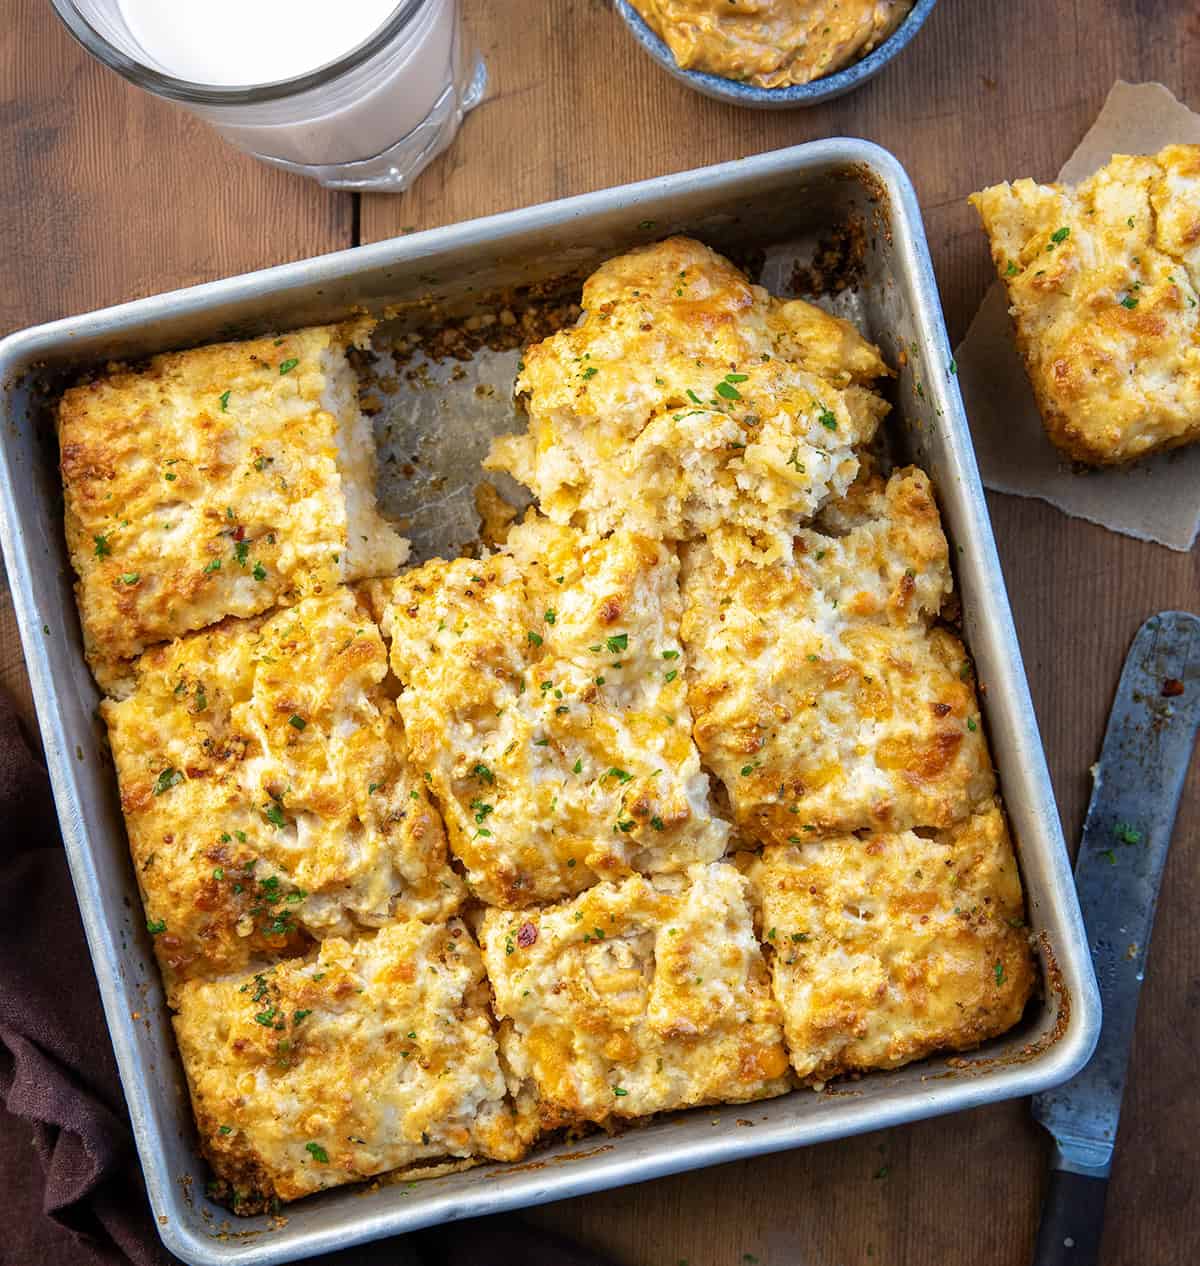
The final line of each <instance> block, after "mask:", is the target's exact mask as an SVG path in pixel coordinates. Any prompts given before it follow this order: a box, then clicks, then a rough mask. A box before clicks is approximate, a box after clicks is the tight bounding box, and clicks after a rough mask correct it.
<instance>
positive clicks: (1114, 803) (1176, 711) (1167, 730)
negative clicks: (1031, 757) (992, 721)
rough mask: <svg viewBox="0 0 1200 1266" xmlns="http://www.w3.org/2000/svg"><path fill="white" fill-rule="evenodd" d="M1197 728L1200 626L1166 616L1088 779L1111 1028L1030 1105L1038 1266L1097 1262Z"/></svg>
mask: <svg viewBox="0 0 1200 1266" xmlns="http://www.w3.org/2000/svg"><path fill="white" fill-rule="evenodd" d="M1198 726H1200V617H1197V616H1194V615H1190V614H1188V613H1186V612H1183V611H1162V612H1159V614H1157V615H1154V616H1151V617H1150V619H1148V620H1147V621H1146V623H1145V624H1143V625H1142V627H1141V628H1140V629H1139V630H1138V632H1137V636H1136V637H1135V638H1134V639H1133V645H1132V647H1131V648H1130V651H1129V655H1128V657H1127V658H1126V660H1125V667H1124V668H1123V670H1122V672H1121V680H1120V684H1119V685H1118V687H1117V694H1116V699H1115V701H1114V703H1113V708H1112V713H1111V714H1110V716H1109V719H1108V728H1107V730H1106V732H1105V735H1104V745H1103V747H1102V749H1101V752H1100V760H1099V761H1098V762H1097V764H1096V765H1095V766H1093V769H1092V774H1093V783H1092V798H1091V803H1090V804H1089V805H1088V811H1087V818H1086V820H1085V822H1084V826H1083V837H1082V840H1081V842H1080V846H1079V856H1078V858H1077V860H1076V865H1075V885H1076V888H1077V889H1078V891H1079V904H1080V908H1081V909H1082V912H1083V922H1084V927H1085V928H1086V930H1087V936H1088V943H1089V944H1090V946H1091V949H1092V960H1093V963H1094V964H1095V968H1096V978H1097V980H1098V981H1099V984H1100V998H1101V1002H1102V1004H1103V1011H1104V1023H1103V1026H1102V1028H1101V1032H1100V1040H1099V1042H1098V1043H1097V1046H1096V1051H1095V1054H1094V1055H1093V1056H1092V1058H1091V1060H1090V1061H1089V1063H1088V1064H1087V1066H1086V1067H1085V1068H1084V1069H1083V1070H1082V1071H1081V1072H1080V1073H1079V1074H1078V1075H1077V1076H1075V1077H1074V1078H1072V1079H1071V1080H1070V1081H1069V1082H1067V1083H1066V1084H1065V1085H1063V1086H1059V1087H1058V1088H1057V1089H1055V1090H1049V1091H1045V1092H1043V1093H1042V1094H1039V1095H1035V1096H1034V1097H1033V1115H1034V1119H1035V1120H1037V1121H1038V1122H1039V1123H1040V1124H1041V1125H1042V1126H1044V1127H1045V1128H1046V1129H1047V1130H1048V1131H1049V1132H1050V1134H1051V1136H1052V1137H1053V1139H1054V1151H1053V1158H1052V1161H1051V1167H1052V1168H1051V1179H1050V1187H1049V1190H1048V1193H1047V1197H1046V1205H1045V1208H1044V1209H1043V1213H1042V1225H1041V1230H1040V1232H1039V1235H1038V1245H1037V1253H1036V1255H1035V1258H1034V1261H1035V1264H1036V1266H1062V1264H1066V1263H1070V1266H1091V1263H1094V1262H1096V1261H1097V1260H1098V1257H1099V1249H1100V1233H1101V1228H1102V1225H1103V1217H1104V1196H1105V1191H1106V1188H1107V1184H1108V1174H1109V1170H1110V1168H1111V1166H1112V1157H1113V1146H1114V1144H1115V1142H1116V1137H1117V1123H1118V1121H1119V1120H1120V1115H1121V1096H1122V1094H1123V1092H1124V1089H1125V1075H1126V1071H1127V1069H1128V1065H1129V1054H1130V1050H1131V1049H1132V1046H1133V1033H1134V1023H1135V1020H1136V1018H1137V1005H1138V995H1139V993H1140V992H1141V987H1142V980H1143V978H1144V976H1145V970H1146V955H1147V951H1148V950H1149V947H1150V931H1151V928H1152V927H1153V925H1154V911H1155V906H1156V905H1157V902H1158V889H1159V884H1160V882H1161V880H1162V873H1163V867H1164V865H1165V863H1166V860H1167V849H1168V846H1169V845H1170V842H1171V832H1172V830H1173V829H1174V826H1175V817H1176V813H1177V811H1178V808H1179V799H1180V796H1181V795H1182V793H1183V784H1184V779H1185V778H1186V776H1187V770H1188V765H1189V763H1190V760H1191V754H1192V749H1193V747H1194V745H1195V742H1196V731H1197V727H1198Z"/></svg>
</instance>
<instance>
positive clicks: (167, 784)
mask: <svg viewBox="0 0 1200 1266" xmlns="http://www.w3.org/2000/svg"><path fill="white" fill-rule="evenodd" d="M181 782H183V774H181V773H180V772H179V770H178V769H174V768H172V767H171V766H170V765H168V766H167V767H166V769H164V770H163V771H162V773H160V774H159V776H158V777H157V778H156V779H155V780H154V794H155V795H156V796H161V795H163V793H164V792H167V791H170V790H171V788H172V787H175V786H178V784H179V783H181Z"/></svg>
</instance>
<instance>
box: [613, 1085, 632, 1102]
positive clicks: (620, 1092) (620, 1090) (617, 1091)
mask: <svg viewBox="0 0 1200 1266" xmlns="http://www.w3.org/2000/svg"><path fill="white" fill-rule="evenodd" d="M628 1093H629V1091H628V1090H626V1089H625V1087H624V1086H614V1087H613V1094H614V1095H616V1096H617V1098H618V1099H622V1098H624V1097H625V1095H627V1094H628Z"/></svg>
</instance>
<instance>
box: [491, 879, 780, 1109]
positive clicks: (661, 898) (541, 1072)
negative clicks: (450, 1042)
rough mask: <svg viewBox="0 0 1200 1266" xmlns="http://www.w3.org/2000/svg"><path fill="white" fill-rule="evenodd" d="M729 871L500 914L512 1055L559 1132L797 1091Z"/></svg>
mask: <svg viewBox="0 0 1200 1266" xmlns="http://www.w3.org/2000/svg"><path fill="white" fill-rule="evenodd" d="M746 891H747V889H746V881H745V879H744V878H743V877H742V876H741V875H740V874H739V873H738V872H737V870H736V869H735V868H734V867H732V866H729V865H727V864H724V863H715V864H712V865H707V866H693V867H691V868H689V870H688V871H687V873H686V875H672V876H656V877H654V878H653V879H647V878H644V877H642V876H640V875H636V876H633V877H631V878H629V879H625V880H623V881H621V882H620V883H616V884H611V883H602V884H598V885H596V886H595V887H593V888H590V889H589V890H588V891H587V892H585V893H583V894H582V895H581V896H579V897H577V898H575V899H574V900H573V901H569V902H565V903H563V904H562V905H558V906H554V907H551V908H550V909H544V910H536V911H534V910H531V911H528V912H516V913H514V912H507V911H502V910H487V911H485V913H484V916H483V924H482V929H481V933H480V943H481V946H482V949H483V956H484V963H485V965H486V967H487V972H488V978H489V979H490V981H491V982H492V988H493V990H494V991H495V999H496V1003H495V1005H496V1014H497V1016H498V1017H499V1018H500V1020H501V1028H500V1043H501V1050H502V1051H503V1053H504V1055H505V1058H506V1060H507V1062H508V1064H509V1066H510V1067H511V1069H512V1070H513V1074H514V1076H515V1077H516V1078H518V1079H519V1080H521V1081H523V1082H524V1083H525V1093H526V1094H527V1095H528V1096H529V1097H531V1098H532V1099H533V1100H534V1101H535V1102H536V1104H537V1110H538V1112H539V1114H540V1117H541V1121H542V1124H543V1125H545V1126H547V1127H554V1126H558V1125H570V1124H580V1123H582V1122H586V1121H592V1122H596V1123H598V1124H601V1125H603V1124H606V1123H607V1122H609V1121H611V1120H613V1119H614V1118H616V1119H619V1118H625V1117H636V1116H644V1115H646V1114H648V1113H651V1112H662V1111H666V1110H668V1109H673V1108H683V1107H687V1106H690V1105H692V1104H698V1103H711V1102H716V1101H725V1102H735V1103H736V1102H744V1101H747V1100H750V1099H759V1098H764V1097H766V1096H768V1095H775V1094H782V1093H783V1092H784V1091H785V1090H787V1089H788V1087H789V1083H788V1077H787V1062H788V1061H787V1054H786V1052H785V1051H784V1048H783V1044H782V1041H781V1040H780V1029H779V1020H778V1014H777V1012H776V1008H775V1004H774V1003H773V1002H772V1000H771V995H770V989H769V987H768V983H767V975H766V970H765V967H764V964H763V959H762V955H761V952H760V950H759V946H758V942H757V941H756V939H755V936H754V928H753V925H752V921H751V915H750V910H749V907H748V905H747V901H746Z"/></svg>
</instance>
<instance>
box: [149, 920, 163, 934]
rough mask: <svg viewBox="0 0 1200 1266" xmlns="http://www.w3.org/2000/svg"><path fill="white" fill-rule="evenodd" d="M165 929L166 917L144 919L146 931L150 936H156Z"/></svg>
mask: <svg viewBox="0 0 1200 1266" xmlns="http://www.w3.org/2000/svg"><path fill="white" fill-rule="evenodd" d="M166 930H167V921H166V919H147V920H146V931H147V932H149V933H150V935H151V936H157V935H158V934H159V933H160V932H165V931H166Z"/></svg>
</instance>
